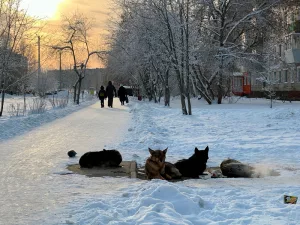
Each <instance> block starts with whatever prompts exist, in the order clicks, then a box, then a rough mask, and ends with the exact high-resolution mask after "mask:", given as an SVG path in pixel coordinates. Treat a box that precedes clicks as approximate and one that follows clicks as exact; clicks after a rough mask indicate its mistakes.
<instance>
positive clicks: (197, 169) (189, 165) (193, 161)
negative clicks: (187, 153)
mask: <svg viewBox="0 0 300 225" xmlns="http://www.w3.org/2000/svg"><path fill="white" fill-rule="evenodd" d="M208 151H209V148H208V146H207V147H206V148H205V149H204V150H198V148H197V147H196V148H195V152H194V154H193V155H192V156H191V157H190V158H188V159H182V160H179V161H177V162H176V163H175V164H174V165H175V166H176V168H177V169H178V170H179V172H180V173H181V174H182V176H183V177H190V178H199V175H201V174H203V172H204V171H205V169H206V163H207V160H208V159H209V157H208Z"/></svg>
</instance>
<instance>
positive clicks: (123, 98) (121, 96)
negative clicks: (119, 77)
mask: <svg viewBox="0 0 300 225" xmlns="http://www.w3.org/2000/svg"><path fill="white" fill-rule="evenodd" d="M118 96H119V99H120V102H121V105H124V102H125V101H126V99H127V92H126V89H125V88H124V87H123V85H122V84H121V85H120V87H119V90H118Z"/></svg>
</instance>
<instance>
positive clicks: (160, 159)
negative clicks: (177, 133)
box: [145, 148, 170, 180]
mask: <svg viewBox="0 0 300 225" xmlns="http://www.w3.org/2000/svg"><path fill="white" fill-rule="evenodd" d="M167 151H168V148H166V149H165V150H152V149H151V148H149V152H150V157H149V158H148V159H147V160H146V163H145V172H146V176H147V178H148V179H149V180H151V179H162V180H165V177H166V178H167V179H168V178H170V177H168V176H166V175H165V160H166V154H167ZM163 176H165V177H163Z"/></svg>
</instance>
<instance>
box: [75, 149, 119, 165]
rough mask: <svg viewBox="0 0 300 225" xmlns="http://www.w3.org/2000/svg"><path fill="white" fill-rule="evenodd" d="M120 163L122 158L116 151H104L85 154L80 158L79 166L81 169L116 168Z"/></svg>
mask: <svg viewBox="0 0 300 225" xmlns="http://www.w3.org/2000/svg"><path fill="white" fill-rule="evenodd" d="M121 162H122V156H121V154H120V152H119V151H117V150H105V149H103V151H98V152H86V153H85V154H83V156H81V157H80V160H79V164H80V167H83V168H93V167H94V166H98V167H117V166H119V165H120V163H121Z"/></svg>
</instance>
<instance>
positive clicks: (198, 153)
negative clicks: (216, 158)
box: [194, 146, 209, 163]
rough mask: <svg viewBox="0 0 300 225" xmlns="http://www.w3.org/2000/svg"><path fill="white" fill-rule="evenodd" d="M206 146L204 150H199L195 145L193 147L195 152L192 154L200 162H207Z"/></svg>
mask: <svg viewBox="0 0 300 225" xmlns="http://www.w3.org/2000/svg"><path fill="white" fill-rule="evenodd" d="M208 150H209V148H208V146H206V148H205V149H204V150H199V149H198V148H197V147H196V148H195V153H194V156H195V157H196V158H197V159H199V160H201V161H202V162H205V163H206V162H207V160H208V159H209V157H208Z"/></svg>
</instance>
